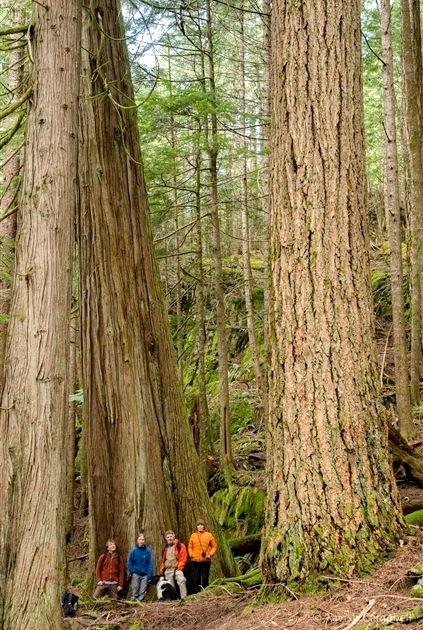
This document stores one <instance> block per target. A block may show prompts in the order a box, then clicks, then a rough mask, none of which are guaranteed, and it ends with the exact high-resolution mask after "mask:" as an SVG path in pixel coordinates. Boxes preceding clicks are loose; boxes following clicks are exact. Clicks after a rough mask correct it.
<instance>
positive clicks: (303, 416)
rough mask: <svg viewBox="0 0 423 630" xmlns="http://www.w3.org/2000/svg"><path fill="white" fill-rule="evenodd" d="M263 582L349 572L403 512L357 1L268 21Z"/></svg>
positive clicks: (285, 11)
mask: <svg viewBox="0 0 423 630" xmlns="http://www.w3.org/2000/svg"><path fill="white" fill-rule="evenodd" d="M272 34H273V35H272V90H271V93H272V121H271V149H270V173H271V179H270V235H271V236H270V239H271V240H270V262H271V287H270V299H269V333H270V334H269V337H268V339H269V344H270V356H269V361H268V363H269V390H270V391H269V419H268V431H267V433H268V440H267V452H268V460H267V476H268V487H267V492H268V500H267V508H266V519H265V531H264V536H263V540H262V552H261V569H262V572H263V577H264V580H265V582H266V583H275V582H276V583H277V582H288V583H293V584H298V583H304V582H305V581H306V580H307V579H308V578H309V577H310V576H312V575H313V574H314V573H316V572H319V571H322V570H325V571H327V570H329V571H333V572H334V573H336V574H338V575H351V574H352V573H353V572H356V571H357V572H358V571H361V570H364V569H368V568H370V567H371V566H372V564H373V562H374V561H375V560H376V559H377V558H379V557H380V554H381V553H382V552H384V551H385V550H387V549H393V548H394V547H395V546H396V544H397V542H398V539H399V536H400V530H401V525H400V524H401V522H402V521H401V513H400V506H399V500H398V493H397V490H396V485H395V481H394V478H393V473H392V470H391V465H390V461H389V453H388V444H387V427H386V425H385V423H384V420H383V415H382V409H381V398H380V392H379V389H378V380H377V374H376V370H375V347H374V339H373V335H374V327H373V312H372V296H371V286H370V267H369V259H368V251H369V243H368V234H367V225H366V177H365V169H364V142H363V113H362V82H361V33H360V2H359V1H358V0H344V1H336V2H335V0H331V1H330V2H329V3H328V2H326V1H324V0H318V1H317V2H316V1H315V0H304V2H301V3H291V2H286V1H285V0H276V1H275V4H274V5H273V14H272Z"/></svg>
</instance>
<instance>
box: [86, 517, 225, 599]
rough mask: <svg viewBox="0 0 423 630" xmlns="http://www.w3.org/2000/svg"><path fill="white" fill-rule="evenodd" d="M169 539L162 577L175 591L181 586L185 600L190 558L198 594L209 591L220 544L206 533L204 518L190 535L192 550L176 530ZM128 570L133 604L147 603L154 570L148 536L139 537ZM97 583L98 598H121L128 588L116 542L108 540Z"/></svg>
mask: <svg viewBox="0 0 423 630" xmlns="http://www.w3.org/2000/svg"><path fill="white" fill-rule="evenodd" d="M165 538H166V546H165V548H164V549H163V553H162V559H161V564H160V575H162V576H163V577H164V578H165V580H167V581H169V582H170V583H171V584H172V586H173V587H174V588H175V586H176V584H177V585H178V588H179V593H180V596H181V599H183V598H184V597H186V596H187V581H186V576H185V573H184V571H185V569H186V566H187V564H188V560H189V559H190V560H191V568H192V579H193V583H194V590H195V592H198V591H199V590H200V589H201V588H206V587H207V586H208V583H209V574H210V566H211V559H212V557H213V556H214V555H215V553H216V551H217V544H216V541H215V539H214V536H213V534H211V533H210V532H209V531H207V530H206V525H205V523H204V521H203V520H201V519H200V520H198V521H197V530H196V531H195V532H194V533H193V534H191V536H190V539H189V543H188V549H187V548H186V546H185V545H184V543H183V542H181V541H180V540H178V539H177V538H176V536H175V532H174V531H172V530H168V531H167V532H166V533H165ZM127 567H128V571H129V573H130V575H131V601H143V600H144V599H145V594H146V592H147V587H148V582H149V580H151V578H152V576H153V571H154V562H153V554H152V553H151V549H150V547H147V545H146V542H145V537H144V534H140V535H139V536H138V538H137V544H136V546H135V547H134V548H133V549H132V550H131V552H130V554H129V556H128V562H127ZM96 580H97V587H96V589H95V592H94V598H95V599H97V598H99V597H103V596H104V595H108V596H109V597H111V598H112V599H117V597H118V593H119V592H120V591H123V589H124V586H125V567H124V562H123V559H122V558H121V557H120V556H119V554H118V552H117V547H116V543H115V541H114V540H108V541H107V545H106V552H105V553H103V554H102V555H101V556H100V557H99V559H98V562H97V566H96ZM175 583H176V584H175Z"/></svg>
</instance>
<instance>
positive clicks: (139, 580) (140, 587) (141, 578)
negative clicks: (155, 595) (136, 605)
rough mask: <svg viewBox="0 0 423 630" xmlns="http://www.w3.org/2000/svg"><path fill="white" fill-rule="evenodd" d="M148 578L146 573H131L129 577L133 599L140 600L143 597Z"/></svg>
mask: <svg viewBox="0 0 423 630" xmlns="http://www.w3.org/2000/svg"><path fill="white" fill-rule="evenodd" d="M147 585H148V580H147V576H146V575H139V574H138V573H133V574H132V578H131V591H132V595H131V599H132V600H133V601H135V600H136V599H138V600H139V601H140V602H142V600H143V599H144V598H145V593H146V590H147Z"/></svg>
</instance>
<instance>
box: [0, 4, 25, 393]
mask: <svg viewBox="0 0 423 630" xmlns="http://www.w3.org/2000/svg"><path fill="white" fill-rule="evenodd" d="M8 11H9V13H10V19H11V22H12V24H13V25H15V26H18V25H19V24H22V23H23V21H24V18H23V15H22V11H21V10H19V9H16V8H15V7H14V6H12V4H11V5H10V7H9V9H8ZM20 38H22V33H20V34H18V35H15V36H11V39H12V40H18V39H20ZM23 50H24V49H22V48H15V49H13V48H12V50H11V51H10V54H9V61H8V63H9V72H8V89H9V90H10V93H11V94H12V97H11V103H13V102H16V101H18V100H19V98H20V97H21V96H22V87H20V86H22V80H23V67H24V57H23V55H24V52H23ZM16 116H17V114H14V115H13V116H11V117H10V118H11V120H10V126H12V125H13V124H14V123H15V122H16ZM5 126H6V127H7V126H8V121H7V119H6V125H5ZM4 162H6V165H5V166H4V168H3V169H2V170H3V172H2V180H3V181H2V185H3V187H4V190H3V193H2V195H1V199H0V216H3V215H4V214H6V213H9V212H11V211H12V210H15V207H16V210H15V211H14V212H13V213H12V214H10V215H9V216H8V217H6V218H5V219H3V220H2V221H0V314H1V318H0V384H2V383H3V363H4V356H5V351H6V342H7V325H8V319H9V308H10V287H11V277H12V274H13V265H14V247H15V236H16V225H17V214H18V213H17V194H18V181H19V180H18V176H19V171H20V169H21V154H20V151H17V146H16V142H13V143H11V145H10V148H9V149H8V150H7V151H6V152H5V155H4Z"/></svg>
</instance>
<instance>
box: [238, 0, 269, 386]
mask: <svg viewBox="0 0 423 630" xmlns="http://www.w3.org/2000/svg"><path fill="white" fill-rule="evenodd" d="M239 17H240V31H239V39H240V48H239V68H240V76H239V87H240V109H241V128H242V133H243V136H242V139H241V146H242V158H241V221H242V261H243V273H244V296H245V310H246V315H247V330H248V341H249V344H250V352H251V359H252V363H253V369H254V376H255V379H256V383H257V388H258V389H259V390H260V392H262V393H263V394H265V385H264V378H263V374H262V371H261V365H260V356H259V351H258V347H257V338H256V331H255V327H254V310H253V274H252V272H251V264H250V225H249V218H248V185H247V184H248V183H247V177H248V168H247V151H248V147H247V141H246V134H247V127H246V108H245V41H244V0H241V5H240V14H239Z"/></svg>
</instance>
